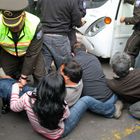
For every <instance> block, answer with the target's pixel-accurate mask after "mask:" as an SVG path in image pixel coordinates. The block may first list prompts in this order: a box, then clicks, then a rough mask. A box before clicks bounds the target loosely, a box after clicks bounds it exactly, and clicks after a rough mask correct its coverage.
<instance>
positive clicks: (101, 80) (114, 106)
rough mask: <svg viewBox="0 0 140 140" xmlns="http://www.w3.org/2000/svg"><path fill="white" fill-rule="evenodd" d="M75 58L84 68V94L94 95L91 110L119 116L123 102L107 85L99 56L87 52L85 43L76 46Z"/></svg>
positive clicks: (101, 113)
mask: <svg viewBox="0 0 140 140" xmlns="http://www.w3.org/2000/svg"><path fill="white" fill-rule="evenodd" d="M74 54H75V56H74V58H75V60H76V61H77V62H78V63H79V64H80V65H81V67H82V69H83V76H82V80H83V91H82V96H90V97H92V104H90V110H91V111H92V112H95V113H97V114H100V115H103V116H105V117H111V118H112V117H114V118H119V117H120V116H121V110H122V108H123V104H122V102H121V101H119V100H117V96H116V95H115V94H114V93H113V92H112V90H111V89H110V88H109V87H108V86H107V82H106V79H105V75H104V73H103V69H102V67H101V63H100V62H99V60H98V58H97V57H96V56H94V55H93V54H90V53H88V52H86V49H85V46H84V45H83V44H80V43H77V44H75V46H74Z"/></svg>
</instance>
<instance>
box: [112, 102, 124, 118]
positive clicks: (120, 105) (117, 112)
mask: <svg viewBox="0 0 140 140" xmlns="http://www.w3.org/2000/svg"><path fill="white" fill-rule="evenodd" d="M122 109H123V103H122V101H120V100H117V102H116V103H115V113H114V118H116V119H119V118H120V116H121V114H122Z"/></svg>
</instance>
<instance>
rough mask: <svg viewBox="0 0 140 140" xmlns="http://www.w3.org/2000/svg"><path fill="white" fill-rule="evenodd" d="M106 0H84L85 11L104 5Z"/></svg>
mask: <svg viewBox="0 0 140 140" xmlns="http://www.w3.org/2000/svg"><path fill="white" fill-rule="evenodd" d="M107 1H108V0H85V5H86V8H87V9H91V8H98V7H100V6H102V5H104V4H105V3H106V2H107Z"/></svg>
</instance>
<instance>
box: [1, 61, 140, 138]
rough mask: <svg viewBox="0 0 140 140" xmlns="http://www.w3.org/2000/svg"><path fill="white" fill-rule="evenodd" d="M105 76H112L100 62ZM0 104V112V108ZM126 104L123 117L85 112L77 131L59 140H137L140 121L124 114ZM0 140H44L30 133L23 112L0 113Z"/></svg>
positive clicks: (107, 66)
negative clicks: (106, 116)
mask: <svg viewBox="0 0 140 140" xmlns="http://www.w3.org/2000/svg"><path fill="white" fill-rule="evenodd" d="M102 66H103V69H104V72H105V74H106V76H107V77H108V78H109V77H111V76H112V71H111V69H110V67H109V65H108V61H104V62H102ZM1 106H2V105H1V101H0V108H1ZM127 106H128V104H125V109H124V110H123V112H122V116H121V117H120V118H119V119H118V120H116V119H108V118H104V117H102V116H99V115H96V114H93V113H90V112H88V111H87V112H86V113H85V115H84V116H83V117H82V119H81V120H80V122H79V124H78V125H77V127H76V128H75V129H74V130H73V131H72V132H71V133H70V134H69V135H68V136H67V137H65V138H63V139H62V140H140V121H139V120H136V119H134V118H133V117H131V116H130V115H129V114H128V112H127ZM0 140H45V138H44V137H43V136H41V135H39V134H37V133H36V132H34V130H33V129H32V127H31V125H30V123H29V121H28V119H27V116H26V114H25V112H21V113H14V112H9V113H8V114H4V115H3V114H1V113H0Z"/></svg>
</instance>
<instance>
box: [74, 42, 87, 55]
mask: <svg viewBox="0 0 140 140" xmlns="http://www.w3.org/2000/svg"><path fill="white" fill-rule="evenodd" d="M79 51H85V52H86V51H87V50H86V47H85V46H84V44H82V43H80V42H77V43H76V44H75V45H74V47H73V52H74V54H76V53H77V52H79Z"/></svg>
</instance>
